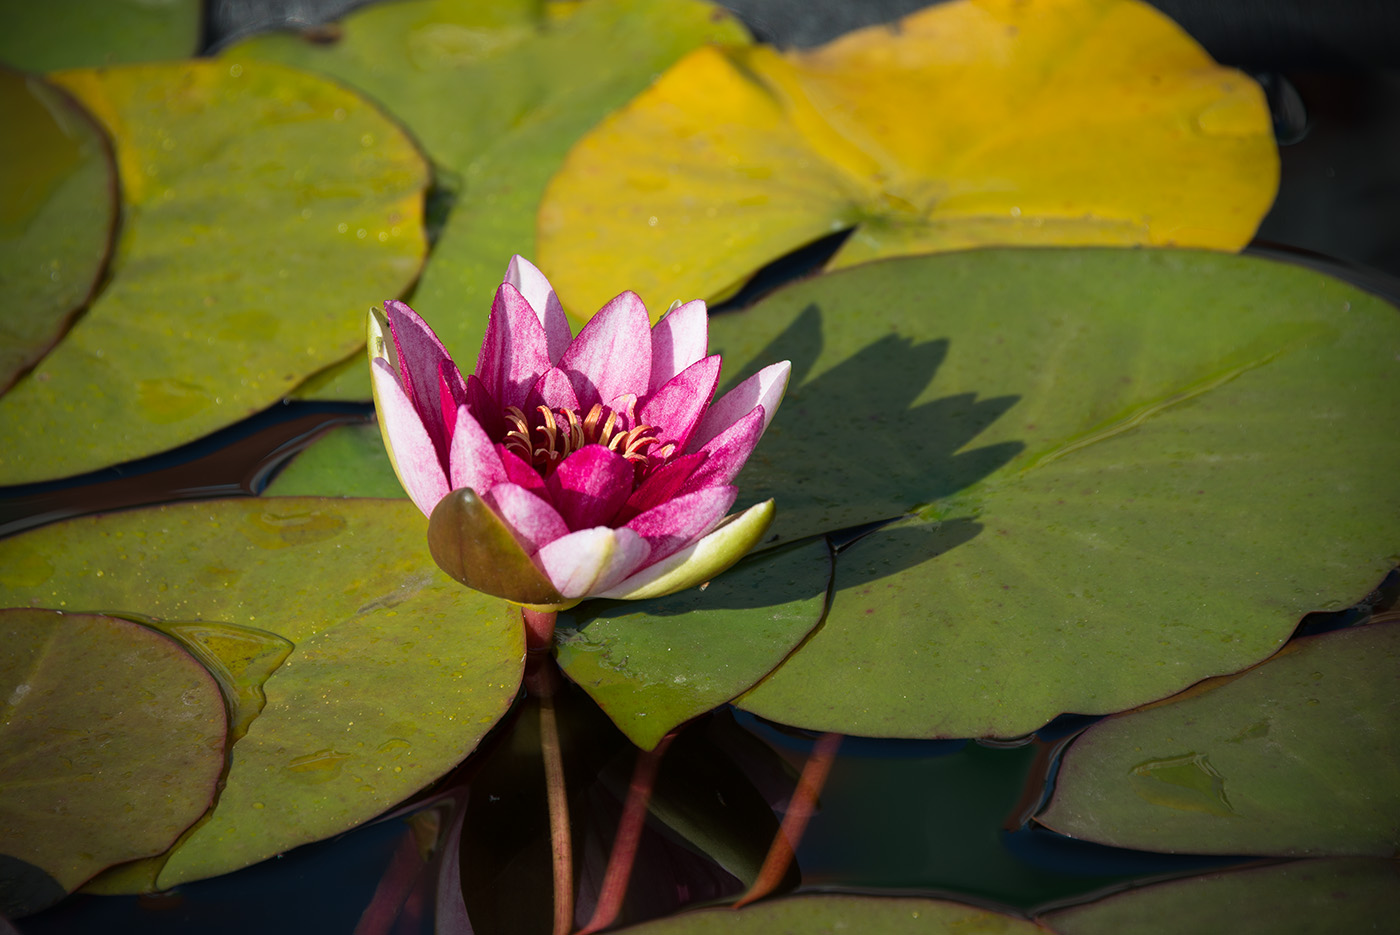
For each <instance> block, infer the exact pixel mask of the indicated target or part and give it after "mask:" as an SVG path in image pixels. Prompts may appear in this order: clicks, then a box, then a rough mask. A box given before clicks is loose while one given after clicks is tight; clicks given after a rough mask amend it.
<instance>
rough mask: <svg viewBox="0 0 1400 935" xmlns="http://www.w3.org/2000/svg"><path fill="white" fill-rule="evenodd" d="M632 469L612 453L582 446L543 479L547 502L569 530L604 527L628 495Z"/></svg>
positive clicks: (633, 470)
mask: <svg viewBox="0 0 1400 935" xmlns="http://www.w3.org/2000/svg"><path fill="white" fill-rule="evenodd" d="M635 475H636V469H635V468H634V467H633V466H632V462H631V461H628V460H627V459H626V458H624V457H623V456H622V455H620V454H618V453H617V452H616V451H611V450H609V449H607V448H605V447H603V446H602V445H584V446H583V447H582V448H580V449H579V450H578V451H575V452H574V453H573V454H571V455H569V456H568V457H567V458H565V459H564V460H563V461H560V462H559V466H558V467H556V468H555V469H554V471H553V473H551V474H550V475H549V477H547V478H546V479H545V489H547V490H548V491H549V499H550V500H551V501H552V502H553V503H554V505H555V507H556V508H557V509H558V510H559V513H560V515H562V516H563V517H564V520H565V522H567V523H568V524H569V528H570V529H588V528H590V527H592V526H601V525H604V524H606V523H607V522H608V521H609V520H610V519H612V518H613V516H615V515H616V514H617V511H618V510H619V509H620V508H621V507H622V504H624V503H626V502H627V498H628V496H630V495H631V493H632V479H633V477H634V476H635Z"/></svg>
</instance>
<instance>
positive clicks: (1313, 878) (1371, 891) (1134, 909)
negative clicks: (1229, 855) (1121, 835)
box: [1045, 858, 1400, 935]
mask: <svg viewBox="0 0 1400 935" xmlns="http://www.w3.org/2000/svg"><path fill="white" fill-rule="evenodd" d="M1397 915H1400V869H1397V867H1396V864H1395V861H1393V860H1367V859H1364V858H1351V859H1338V858H1334V859H1330V860H1300V861H1290V862H1289V863H1286V864H1275V865H1274V866H1270V867H1254V868H1250V869H1247V870H1234V871H1229V872H1225V873H1211V874H1206V875H1205V876H1199V877H1191V878H1190V879H1186V880H1172V881H1171V882H1169V883H1159V884H1157V885H1155V886H1143V887H1138V888H1135V889H1131V890H1126V891H1125V892H1122V893H1117V894H1114V895H1113V896H1109V897H1107V898H1105V899H1100V900H1098V901H1096V902H1092V903H1088V904H1087V905H1083V906H1074V907H1072V908H1069V909H1063V910H1060V911H1059V912H1052V913H1050V914H1049V915H1048V916H1047V917H1046V919H1045V921H1046V922H1048V923H1049V924H1050V925H1051V926H1052V927H1053V928H1054V930H1055V931H1056V932H1059V933H1061V935H1119V933H1123V932H1133V933H1134V935H1157V933H1161V935H1176V933H1178V932H1230V933H1232V935H1254V933H1258V935H1289V933H1297V935H1304V933H1321V932H1364V931H1373V930H1377V929H1378V927H1379V926H1388V925H1390V924H1392V923H1393V922H1394V920H1395V918H1396V917H1397Z"/></svg>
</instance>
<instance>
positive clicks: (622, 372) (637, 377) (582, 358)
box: [559, 292, 651, 411]
mask: <svg viewBox="0 0 1400 935" xmlns="http://www.w3.org/2000/svg"><path fill="white" fill-rule="evenodd" d="M559 369H561V370H563V371H564V372H565V373H567V374H568V375H569V380H570V382H572V383H573V385H574V393H575V394H576V395H577V396H578V401H579V405H580V407H581V408H582V409H584V410H585V411H586V410H588V409H589V408H591V407H592V406H593V404H594V403H603V402H607V401H608V400H610V399H613V398H614V397H617V396H621V395H622V394H624V393H634V394H636V395H637V396H642V395H643V394H645V393H646V391H647V389H648V384H649V381H650V380H651V322H650V319H648V318H647V309H646V306H645V305H643V304H642V300H641V299H640V298H639V297H638V296H637V294H636V293H635V292H624V293H622V294H621V295H619V296H618V297H617V298H615V299H613V300H612V301H611V302H609V303H608V304H607V305H604V306H603V307H602V308H601V309H600V310H599V311H598V314H596V315H594V316H593V320H592V321H590V322H589V323H588V324H587V325H585V326H584V328H583V330H582V331H580V332H579V335H578V337H576V338H574V340H573V343H572V344H570V345H569V348H568V350H566V351H565V352H564V356H563V357H561V358H560V360H559Z"/></svg>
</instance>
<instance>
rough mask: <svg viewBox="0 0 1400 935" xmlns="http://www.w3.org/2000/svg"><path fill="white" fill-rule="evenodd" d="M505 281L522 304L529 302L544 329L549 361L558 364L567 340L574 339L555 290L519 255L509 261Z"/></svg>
mask: <svg viewBox="0 0 1400 935" xmlns="http://www.w3.org/2000/svg"><path fill="white" fill-rule="evenodd" d="M505 281H506V282H508V283H510V284H511V285H512V286H514V287H515V288H516V289H518V290H520V294H521V295H522V296H524V297H525V301H526V302H529V303H530V307H531V308H533V309H534V310H535V315H536V317H538V318H539V320H540V325H541V326H543V327H544V337H545V347H546V348H547V349H548V351H549V362H550V363H552V364H557V363H559V358H560V357H562V356H564V351H565V349H566V348H568V346H569V341H570V340H572V339H573V336H574V334H573V331H572V330H571V329H570V328H569V319H568V316H566V315H565V314H564V306H562V305H560V304H559V297H558V296H557V295H555V294H554V287H553V286H551V285H550V284H549V280H548V279H546V278H545V275H544V273H541V272H540V271H539V269H538V268H537V267H536V266H535V264H533V263H531V262H530V261H529V260H527V259H525V258H524V257H523V256H520V255H519V254H516V255H515V256H513V257H511V258H510V265H509V266H507V267H506V278H505Z"/></svg>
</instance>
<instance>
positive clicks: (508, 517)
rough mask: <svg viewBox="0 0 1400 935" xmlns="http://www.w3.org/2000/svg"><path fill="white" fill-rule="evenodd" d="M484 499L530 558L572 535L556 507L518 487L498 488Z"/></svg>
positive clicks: (502, 485)
mask: <svg viewBox="0 0 1400 935" xmlns="http://www.w3.org/2000/svg"><path fill="white" fill-rule="evenodd" d="M482 499H483V500H485V501H486V503H487V505H488V506H490V507H491V509H492V510H494V511H495V512H496V515H497V516H499V517H500V518H501V520H502V521H503V522H504V523H505V524H506V525H507V526H508V527H510V531H511V532H512V533H514V534H515V538H516V541H518V542H519V543H520V547H521V548H523V549H524V550H525V551H526V552H528V553H529V554H531V555H534V554H535V553H536V552H538V551H539V550H540V549H541V548H543V547H544V546H545V545H547V544H549V543H550V542H553V541H554V540H555V539H560V538H563V537H564V536H567V535H568V534H569V527H568V525H567V524H566V523H565V522H564V518H563V517H562V516H560V515H559V512H558V511H557V510H555V509H554V507H552V506H550V505H549V504H548V503H546V502H545V501H544V500H542V499H540V498H539V497H538V496H536V495H535V494H534V493H532V492H531V491H529V490H526V489H525V488H524V487H521V486H519V485H518V484H510V483H506V484H498V485H497V486H495V487H492V488H491V491H490V492H489V493H487V494H486V495H485V496H484V497H483V498H482Z"/></svg>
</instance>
